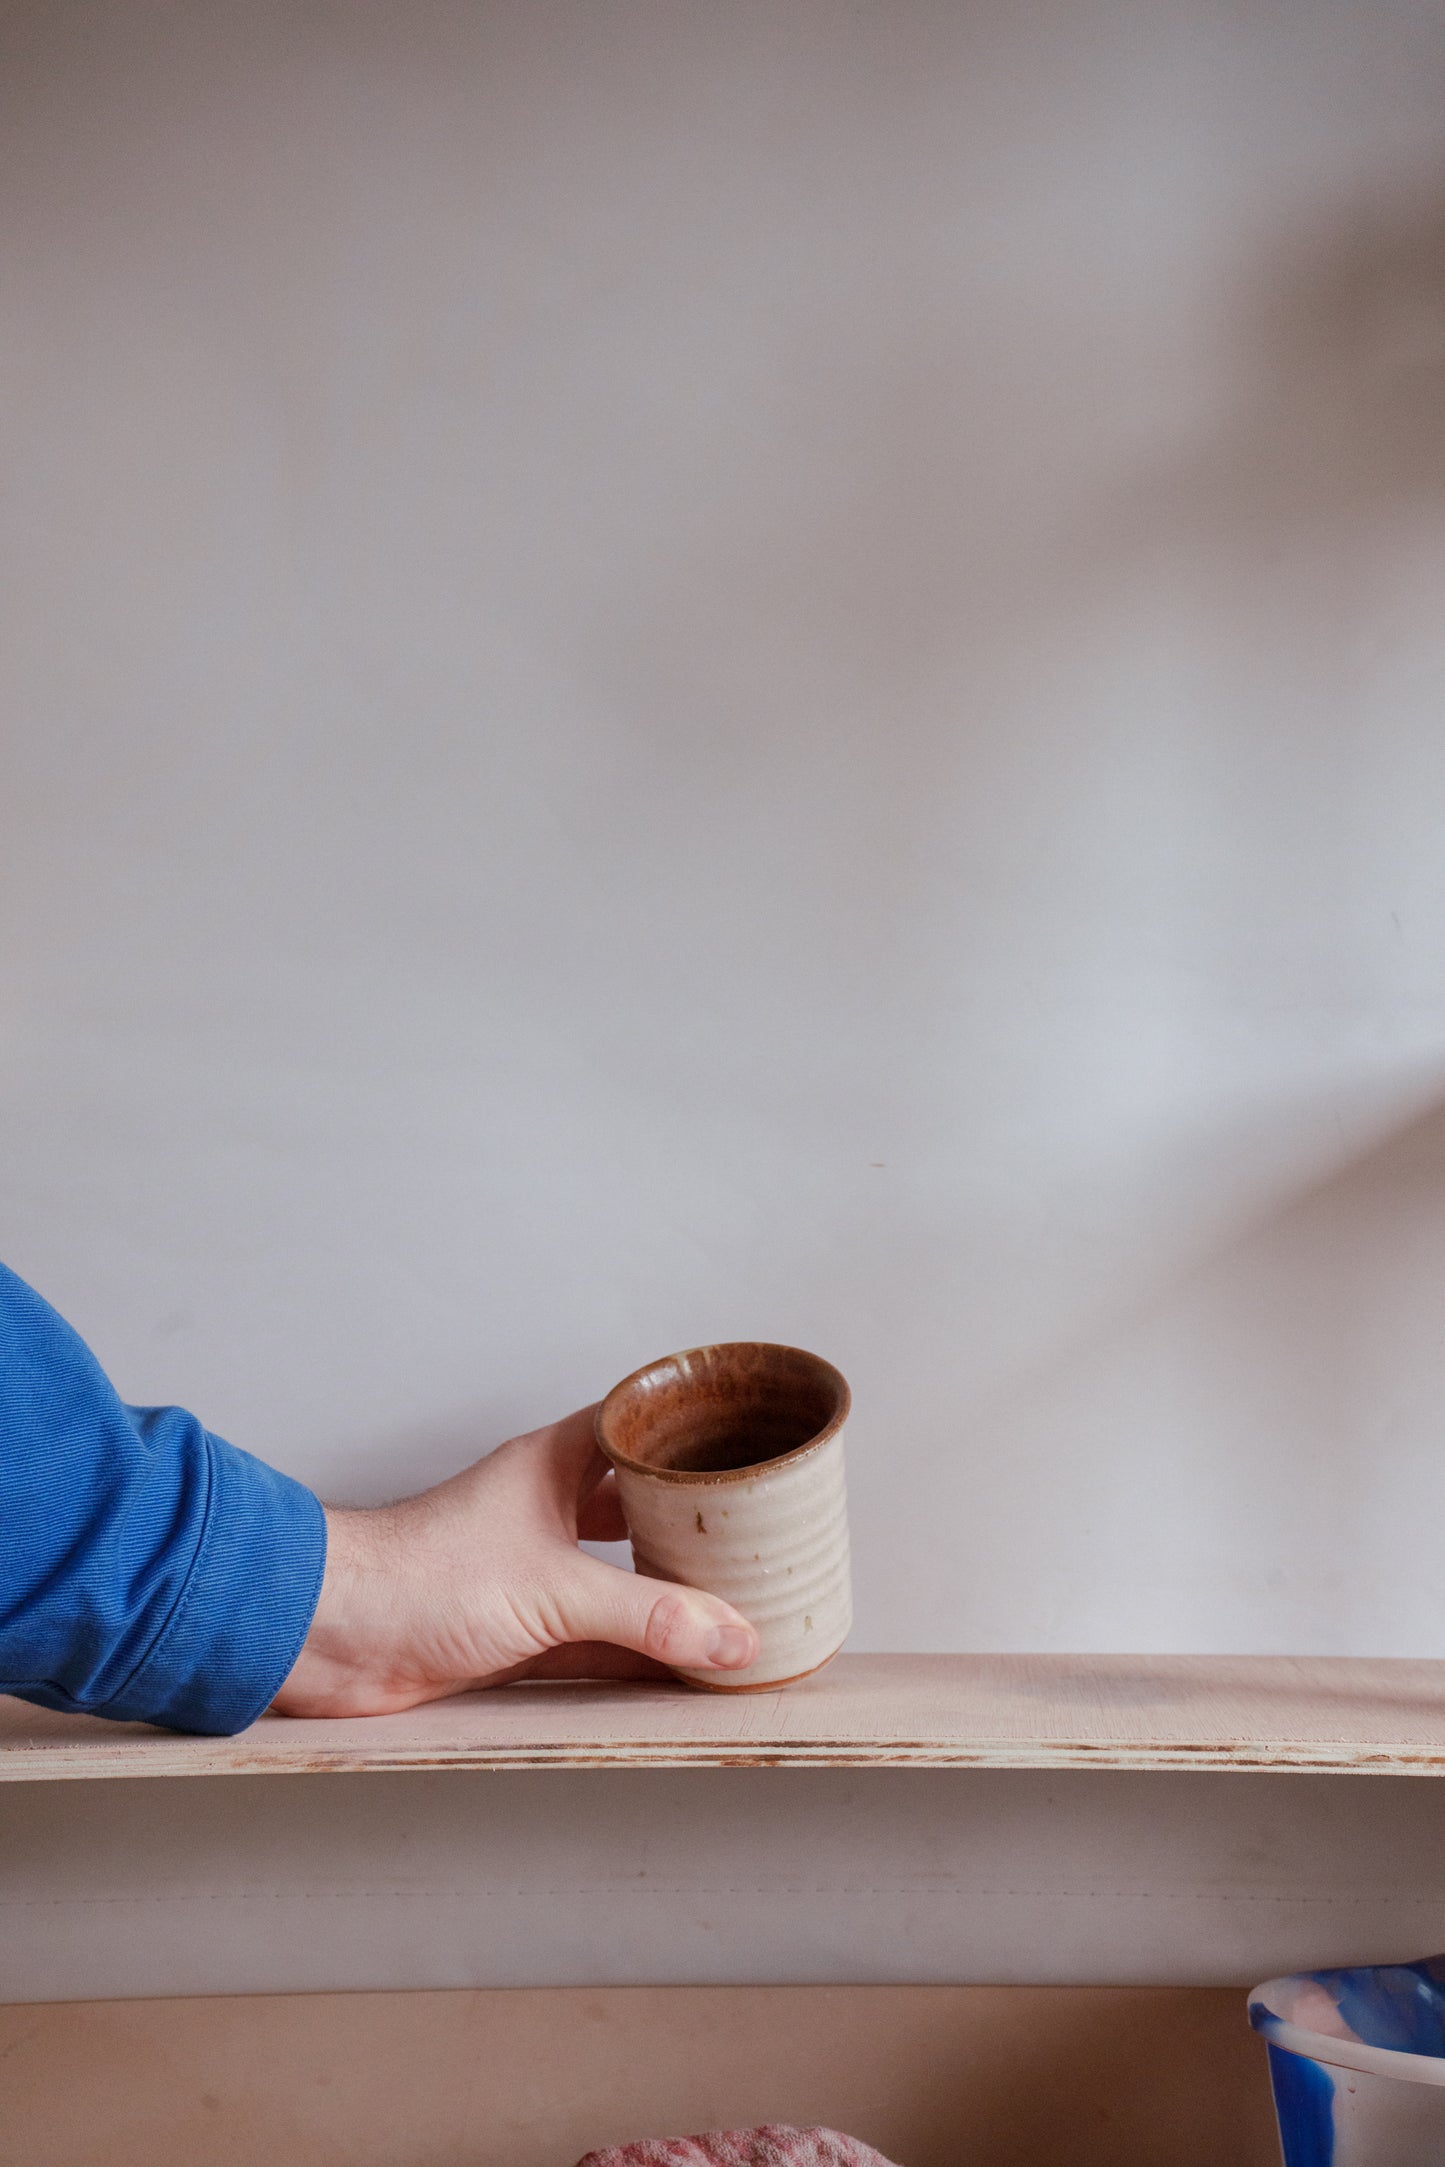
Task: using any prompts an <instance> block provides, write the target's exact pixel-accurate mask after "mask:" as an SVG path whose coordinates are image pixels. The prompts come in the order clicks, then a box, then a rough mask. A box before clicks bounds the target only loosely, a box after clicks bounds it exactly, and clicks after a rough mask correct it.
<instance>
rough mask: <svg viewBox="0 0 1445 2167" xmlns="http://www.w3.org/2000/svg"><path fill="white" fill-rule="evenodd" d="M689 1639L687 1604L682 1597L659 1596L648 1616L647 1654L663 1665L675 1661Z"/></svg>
mask: <svg viewBox="0 0 1445 2167" xmlns="http://www.w3.org/2000/svg"><path fill="white" fill-rule="evenodd" d="M687 1638H688V1609H687V1604H686V1603H685V1602H684V1601H683V1599H682V1597H681V1596H680V1595H659V1596H658V1598H657V1600H656V1602H655V1603H654V1604H653V1606H652V1609H651V1611H650V1612H649V1614H648V1619H647V1646H646V1651H645V1652H646V1653H647V1654H648V1655H651V1656H655V1657H656V1658H657V1660H658V1661H659V1662H661V1663H666V1662H669V1661H675V1660H676V1659H677V1657H678V1656H679V1655H681V1654H682V1653H683V1652H684V1648H685V1643H686V1641H687Z"/></svg>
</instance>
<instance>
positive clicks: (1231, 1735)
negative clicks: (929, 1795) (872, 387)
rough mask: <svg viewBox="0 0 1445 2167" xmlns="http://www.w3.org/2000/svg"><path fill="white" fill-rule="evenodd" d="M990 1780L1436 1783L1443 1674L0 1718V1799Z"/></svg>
mask: <svg viewBox="0 0 1445 2167" xmlns="http://www.w3.org/2000/svg"><path fill="white" fill-rule="evenodd" d="M760 1766H766V1767H797V1768H818V1767H838V1768H867V1767H925V1768H1001V1769H1028V1768H1035V1769H1071V1768H1091V1769H1100V1768H1112V1769H1144V1770H1147V1769H1218V1770H1234V1771H1240V1770H1274V1771H1281V1770H1291V1769H1294V1770H1300V1771H1312V1772H1314V1773H1326V1774H1328V1773H1335V1774H1341V1775H1344V1774H1371V1773H1374V1774H1385V1775H1442V1774H1445V1663H1439V1662H1426V1661H1396V1660H1386V1659H1378V1658H1376V1659H1356V1658H1329V1657H1299V1658H1296V1657H1283V1656H1228V1657H1217V1656H1162V1655H1153V1656H1150V1655H1129V1656H1104V1655H1078V1656H1064V1655H1044V1656H1027V1655H986V1656H953V1655H923V1656H878V1655H855V1656H842V1657H840V1658H839V1659H838V1661H837V1662H836V1663H834V1664H833V1665H832V1666H831V1667H830V1668H829V1669H828V1670H826V1671H824V1672H822V1673H820V1674H819V1676H818V1677H817V1678H815V1679H812V1680H809V1681H808V1682H806V1683H805V1684H803V1685H800V1686H794V1687H792V1688H790V1689H789V1690H787V1691H786V1692H779V1693H767V1694H756V1695H753V1694H749V1695H737V1696H725V1695H712V1694H698V1693H693V1692H690V1691H688V1690H687V1689H686V1688H684V1687H681V1686H677V1687H673V1686H665V1685H658V1686H619V1685H608V1684H596V1685H560V1684H559V1685H530V1686H525V1685H524V1686H510V1687H507V1688H505V1689H503V1690H502V1691H499V1692H493V1693H482V1694H474V1695H470V1696H467V1697H466V1698H463V1699H459V1700H451V1701H442V1702H437V1703H434V1704H433V1705H432V1706H430V1707H427V1708H419V1709H413V1710H411V1711H409V1712H408V1713H407V1714H405V1715H398V1716H374V1717H368V1718H365V1719H362V1720H355V1721H343V1722H299V1721H289V1720H287V1719H285V1718H282V1717H276V1716H266V1717H263V1718H262V1720H261V1721H260V1722H259V1723H257V1724H255V1725H253V1726H252V1728H251V1729H250V1730H248V1731H246V1732H244V1733H242V1735H241V1736H239V1737H236V1738H188V1737H182V1736H178V1735H176V1734H174V1733H171V1732H165V1731H157V1730H151V1729H149V1728H147V1727H146V1726H144V1725H141V1724H111V1723H105V1722H101V1721H99V1720H96V1719H93V1718H89V1717H83V1716H63V1715H54V1714H51V1713H50V1712H48V1711H46V1710H43V1709H36V1708H31V1707H29V1706H28V1705H26V1704H25V1703H23V1702H20V1701H15V1700H7V1699H0V1782H4V1781H9V1782H16V1781H20V1782H23V1781H27V1780H29V1781H36V1780H41V1781H54V1780H57V1779H60V1780H82V1779H88V1778H101V1777H122V1776H217V1775H294V1774H302V1773H323V1772H335V1773H358V1772H364V1771H368V1770H375V1771H382V1770H404V1769H436V1768H453V1769H468V1768H470V1769H479V1770H485V1769H493V1770H500V1769H518V1768H598V1767H634V1768H737V1767H760Z"/></svg>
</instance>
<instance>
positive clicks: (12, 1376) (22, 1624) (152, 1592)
mask: <svg viewBox="0 0 1445 2167" xmlns="http://www.w3.org/2000/svg"><path fill="white" fill-rule="evenodd" d="M325 1563H326V1520H325V1515H324V1514H323V1512H322V1510H321V1506H320V1503H319V1502H318V1500H317V1499H316V1498H315V1497H314V1496H313V1495H312V1493H311V1491H310V1490H307V1489H304V1488H303V1487H302V1485H301V1484H300V1483H299V1482H293V1481H292V1480H291V1479H290V1477H289V1476H287V1475H282V1474H279V1473H278V1472H277V1471H276V1469H275V1468H272V1467H267V1466H265V1465H264V1464H263V1462H262V1461H260V1460H255V1459H253V1458H252V1457H251V1455H250V1453H248V1452H241V1451H239V1450H238V1449H237V1447H236V1446H234V1445H228V1444H227V1443H226V1441H225V1439H224V1438H221V1437H214V1436H212V1435H211V1434H210V1433H209V1432H208V1431H207V1430H204V1429H202V1427H201V1425H200V1423H199V1422H198V1421H197V1420H196V1418H195V1416H194V1415H188V1414H186V1413H185V1411H184V1410H183V1409H182V1408H179V1407H127V1406H124V1405H123V1404H122V1402H121V1401H120V1399H119V1398H118V1397H117V1395H116V1393H115V1391H114V1389H113V1387H112V1386H111V1384H110V1383H109V1381H108V1379H107V1378H106V1376H105V1373H104V1371H103V1370H102V1369H101V1367H100V1364H99V1363H98V1362H97V1361H96V1359H95V1357H94V1355H93V1354H92V1353H91V1352H90V1350H89V1348H88V1347H87V1346H86V1345H85V1344H84V1342H83V1341H82V1340H81V1339H80V1338H78V1337H77V1335H76V1334H75V1333H74V1332H73V1331H72V1330H71V1329H70V1326H69V1325H68V1324H66V1323H65V1321H64V1320H63V1318H61V1317H58V1316H57V1315H56V1313H55V1311H54V1310H53V1309H51V1308H50V1307H49V1306H48V1305H47V1304H46V1303H45V1302H42V1301H41V1299H40V1297H39V1295H38V1294H35V1293H32V1291H31V1289H30V1288H29V1287H27V1286H26V1285H25V1283H24V1281H23V1280H20V1279H17V1278H16V1277H15V1275H14V1273H13V1272H9V1271H7V1270H6V1269H5V1267H4V1265H0V1693H14V1694H18V1695H19V1696H20V1698H21V1699H23V1700H31V1701H38V1702H39V1703H40V1704H41V1706H42V1707H45V1708H61V1709H68V1710H75V1709H83V1710H85V1711H86V1712H87V1713H89V1714H91V1715H99V1716H112V1717H114V1718H115V1719H116V1720H117V1721H123V1722H144V1723H162V1724H166V1725H168V1726H169V1727H170V1728H172V1729H173V1730H180V1731H212V1732H232V1731H239V1730H244V1729H245V1727H246V1725H247V1724H248V1723H250V1722H253V1721H254V1720H255V1718H256V1717H257V1716H258V1715H259V1714H260V1713H261V1711H262V1709H264V1708H265V1707H266V1706H267V1704H268V1703H269V1702H270V1701H271V1699H272V1698H273V1697H274V1695H275V1694H276V1692H277V1691H278V1690H279V1688H280V1686H281V1684H282V1683H283V1681H284V1679H285V1678H286V1675H287V1673H288V1672H289V1671H290V1669H291V1666H292V1664H293V1663H294V1662H295V1660H296V1657H297V1655H298V1653H299V1652H300V1648H301V1643H302V1641H303V1640H304V1639H305V1637H306V1631H307V1628H308V1626H309V1625H310V1623H311V1615H312V1612H313V1611H314V1610H315V1608H316V1598H317V1596H318V1595H319V1594H320V1592H321V1574H322V1570H323V1567H324V1566H325Z"/></svg>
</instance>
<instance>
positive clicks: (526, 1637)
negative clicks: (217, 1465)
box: [272, 1407, 758, 1716]
mask: <svg viewBox="0 0 1445 2167" xmlns="http://www.w3.org/2000/svg"><path fill="white" fill-rule="evenodd" d="M595 1411H596V1410H595V1409H594V1408H591V1407H584V1408H583V1409H582V1410H581V1412H580V1413H578V1414H575V1415H568V1417H567V1419H566V1420H565V1421H564V1422H554V1423H552V1424H551V1425H550V1426H549V1427H548V1428H547V1429H543V1430H533V1431H532V1432H531V1433H530V1434H529V1435H528V1436H526V1437H514V1438H513V1439H512V1440H511V1442H510V1443H509V1444H505V1445H500V1446H498V1448H497V1450H496V1451H495V1452H493V1453H490V1454H489V1455H488V1456H487V1458H486V1459H484V1460H478V1461H477V1463H476V1465H475V1466H474V1467H468V1468H466V1469H465V1470H464V1471H463V1472H462V1473H461V1474H460V1475H453V1476H452V1477H451V1479H450V1481H448V1482H441V1483H438V1484H437V1486H436V1488H435V1489H434V1490H423V1491H422V1493H421V1494H420V1496H418V1497H408V1498H403V1499H402V1501H401V1503H400V1504H397V1505H382V1506H379V1507H377V1508H376V1509H375V1510H372V1511H365V1512H338V1511H332V1510H328V1511H327V1514H326V1523H327V1556H326V1573H325V1577H324V1579H323V1580H322V1584H321V1598H320V1601H319V1602H318V1603H317V1606H316V1615H315V1617H314V1618H313V1619H312V1621H311V1630H310V1632H309V1633H308V1634H307V1636H306V1640H305V1644H304V1645H303V1647H302V1650H301V1653H300V1655H299V1656H298V1657H297V1659H296V1663H295V1666H294V1668H293V1669H292V1671H291V1675H290V1676H289V1678H288V1679H287V1680H286V1683H285V1684H284V1685H283V1686H282V1688H281V1691H280V1692H279V1693H278V1694H277V1696H276V1698H275V1700H274V1701H273V1702H272V1707H273V1708H274V1709H276V1711H277V1712H278V1713H279V1714H281V1715H291V1716H359V1715H384V1714H386V1713H387V1712H389V1711H391V1710H394V1709H397V1708H413V1707H415V1706H416V1705H417V1703H418V1702H419V1701H428V1700H441V1699H442V1698H444V1697H445V1695H447V1694H449V1693H465V1692H468V1691H470V1690H471V1689H472V1688H473V1687H476V1686H484V1685H501V1684H504V1683H505V1682H506V1681H507V1680H508V1679H512V1678H600V1677H630V1678H647V1677H659V1676H665V1675H666V1670H667V1666H668V1665H671V1664H679V1663H680V1664H685V1665H686V1666H687V1667H688V1668H689V1669H693V1670H701V1669H715V1670H717V1671H718V1673H719V1676H720V1682H721V1681H722V1680H724V1679H725V1678H726V1674H727V1672H728V1671H730V1670H740V1669H742V1668H744V1667H745V1666H746V1665H747V1664H749V1663H751V1662H753V1661H754V1660H755V1659H756V1656H757V1652H758V1639H757V1634H756V1633H755V1632H754V1630H753V1628H752V1626H751V1625H749V1624H748V1622H747V1620H746V1619H745V1618H742V1617H740V1616H739V1614H738V1613H737V1611H735V1610H733V1609H732V1608H731V1607H730V1606H729V1605H728V1604H727V1603H724V1602H721V1601H720V1600H719V1599H718V1598H717V1597H716V1596H714V1595H704V1594H702V1593H701V1592H700V1591H699V1590H697V1589H696V1588H684V1587H677V1586H675V1585H674V1584H673V1583H672V1582H671V1581H665V1580H646V1579H643V1578H641V1577H640V1576H639V1575H638V1574H636V1573H629V1572H622V1571H620V1570H619V1569H618V1568H617V1566H615V1565H604V1564H603V1563H602V1562H601V1560H600V1559H598V1558H593V1557H589V1556H588V1555H587V1553H586V1552H585V1551H583V1550H579V1549H578V1547H577V1542H578V1538H579V1536H586V1537H588V1538H589V1539H591V1540H593V1541H598V1542H614V1541H619V1540H621V1538H622V1537H623V1536H624V1535H625V1534H626V1532H627V1529H626V1526H625V1524H624V1522H623V1518H622V1508H621V1505H620V1504H619V1502H618V1498H617V1492H616V1487H615V1485H614V1483H613V1481H612V1479H611V1474H610V1471H609V1469H608V1466H607V1462H606V1461H605V1460H604V1458H603V1457H602V1454H601V1453H600V1452H599V1451H598V1449H597V1446H596V1443H595V1441H594V1437H593V1429H592V1419H593V1415H594V1413H595Z"/></svg>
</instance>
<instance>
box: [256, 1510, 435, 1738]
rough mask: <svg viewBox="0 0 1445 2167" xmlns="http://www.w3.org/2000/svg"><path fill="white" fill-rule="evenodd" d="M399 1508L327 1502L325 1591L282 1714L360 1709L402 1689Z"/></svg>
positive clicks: (283, 1694)
mask: <svg viewBox="0 0 1445 2167" xmlns="http://www.w3.org/2000/svg"><path fill="white" fill-rule="evenodd" d="M393 1514H394V1508H392V1507H385V1506H384V1507H381V1508H379V1509H376V1510H373V1511H341V1510H337V1509H335V1508H333V1507H330V1506H328V1507H327V1508H326V1569H325V1571H324V1573H323V1575H322V1580H321V1593H320V1595H319V1596H318V1598H317V1603H316V1609H315V1612H314V1614H313V1616H312V1619H311V1624H310V1626H309V1628H308V1630H307V1634H306V1638H305V1640H304V1641H303V1642H302V1645H301V1651H300V1653H299V1655H298V1656H297V1658H296V1661H295V1663H294V1664H293V1665H292V1667H291V1670H290V1673H289V1675H288V1676H287V1678H286V1682H285V1684H284V1685H283V1686H282V1687H281V1690H280V1692H279V1693H278V1694H277V1695H276V1697H275V1699H274V1700H273V1701H272V1703H271V1706H272V1708H273V1709H274V1710H275V1712H276V1713H277V1714H278V1715H292V1716H339V1715H360V1714H363V1713H370V1712H373V1711H375V1710H376V1709H377V1707H378V1705H379V1704H380V1703H381V1701H382V1699H383V1698H385V1697H389V1696H390V1694H391V1693H392V1692H394V1691H395V1690H396V1687H397V1680H396V1679H395V1676H394V1672H395V1656H396V1652H397V1649H398V1646H399V1641H400V1630H399V1629H400V1612H401V1608H402V1605H401V1600H400V1597H401V1589H400V1584H399V1575H398V1572H397V1560H398V1545H397V1543H396V1541H395V1533H396V1531H395V1530H393V1529H392V1528H391V1527H390V1526H389V1524H388V1523H389V1522H390V1521H391V1519H392V1518H393Z"/></svg>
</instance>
